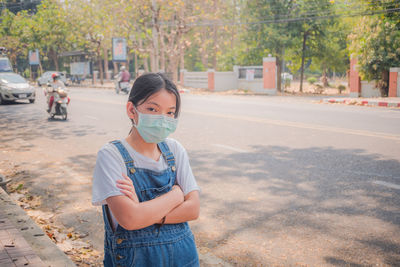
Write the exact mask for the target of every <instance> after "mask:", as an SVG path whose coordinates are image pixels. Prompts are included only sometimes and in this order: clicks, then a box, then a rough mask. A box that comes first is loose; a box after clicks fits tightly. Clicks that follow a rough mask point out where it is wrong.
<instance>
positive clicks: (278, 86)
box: [276, 57, 282, 92]
mask: <svg viewBox="0 0 400 267" xmlns="http://www.w3.org/2000/svg"><path fill="white" fill-rule="evenodd" d="M281 73H282V60H281V59H280V58H279V57H276V89H277V90H278V91H279V92H282V75H281Z"/></svg>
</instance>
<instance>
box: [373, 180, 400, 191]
mask: <svg viewBox="0 0 400 267" xmlns="http://www.w3.org/2000/svg"><path fill="white" fill-rule="evenodd" d="M373 183H374V184H379V185H383V186H386V187H389V188H393V189H397V190H400V185H398V184H392V183H388V182H384V181H374V182H373Z"/></svg>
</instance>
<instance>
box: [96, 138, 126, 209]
mask: <svg viewBox="0 0 400 267" xmlns="http://www.w3.org/2000/svg"><path fill="white" fill-rule="evenodd" d="M111 146H112V144H107V145H105V146H104V147H103V148H102V149H100V151H99V152H98V153H97V160H96V165H95V167H94V172H93V184H92V204H93V205H95V206H98V205H104V204H106V199H107V198H108V197H111V196H119V195H123V194H122V193H121V192H120V189H119V188H118V187H117V186H116V184H117V183H116V181H117V180H120V179H122V174H123V173H124V174H126V168H125V164H124V161H123V159H122V157H121V155H120V154H119V153H117V152H116V151H114V150H115V149H113V148H112V147H111Z"/></svg>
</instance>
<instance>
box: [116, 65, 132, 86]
mask: <svg viewBox="0 0 400 267" xmlns="http://www.w3.org/2000/svg"><path fill="white" fill-rule="evenodd" d="M130 80H131V74H130V73H129V71H127V70H126V67H125V66H122V67H121V68H120V72H119V73H118V87H119V89H121V83H124V82H128V83H129V81H130Z"/></svg>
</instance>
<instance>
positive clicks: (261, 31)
mask: <svg viewBox="0 0 400 267" xmlns="http://www.w3.org/2000/svg"><path fill="white" fill-rule="evenodd" d="M294 8H295V5H294V1H290V0H285V1H280V0H253V1H249V2H248V3H247V5H246V6H245V8H244V12H243V13H242V17H243V19H244V20H247V21H248V23H249V24H248V27H247V28H246V31H245V33H244V39H245V42H246V44H247V47H246V50H245V51H243V52H242V55H243V56H242V60H243V63H244V64H251V65H254V64H260V61H261V60H262V58H263V57H265V56H266V55H268V54H271V55H273V56H275V57H276V64H277V79H278V80H277V88H278V90H279V91H281V68H282V60H283V57H284V54H285V50H287V49H289V48H290V47H291V46H292V40H293V39H292V38H291V37H292V34H293V33H295V32H294V31H293V29H294V28H293V27H292V25H291V24H290V23H289V22H284V21H283V22H281V21H279V20H280V18H282V17H285V16H288V15H290V14H292V11H293V10H294ZM265 20H269V21H270V22H269V23H254V24H253V23H252V22H259V21H265Z"/></svg>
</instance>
